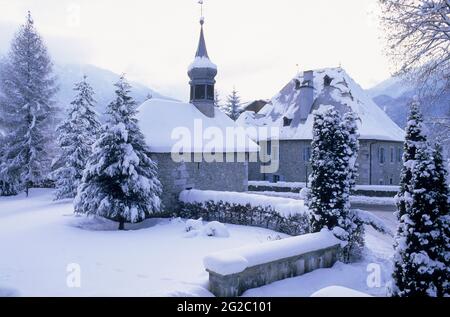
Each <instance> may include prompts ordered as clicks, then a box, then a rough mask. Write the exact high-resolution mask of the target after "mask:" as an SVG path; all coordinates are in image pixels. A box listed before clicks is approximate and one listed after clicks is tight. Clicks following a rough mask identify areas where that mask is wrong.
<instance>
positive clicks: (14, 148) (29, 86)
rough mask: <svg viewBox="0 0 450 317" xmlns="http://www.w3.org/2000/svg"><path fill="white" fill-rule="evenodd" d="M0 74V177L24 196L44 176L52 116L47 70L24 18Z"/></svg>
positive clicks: (29, 22)
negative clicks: (0, 153)
mask: <svg viewBox="0 0 450 317" xmlns="http://www.w3.org/2000/svg"><path fill="white" fill-rule="evenodd" d="M2 68H3V69H2V72H1V73H0V89H1V91H2V93H3V96H2V97H1V99H0V125H1V126H2V127H4V128H5V130H6V142H7V148H6V151H5V153H4V157H3V161H4V167H3V170H2V171H1V172H2V173H1V174H2V175H3V178H6V179H9V180H10V181H11V182H12V184H11V185H12V186H13V187H15V188H25V190H26V192H27V194H28V188H30V187H31V186H33V185H39V184H41V183H42V182H43V181H44V180H45V179H46V178H47V176H48V173H49V170H50V163H51V160H52V157H51V152H52V141H53V140H54V136H53V133H54V130H55V128H54V126H55V122H56V119H55V118H56V111H57V108H56V107H55V102H54V96H55V93H56V92H57V86H56V80H55V77H54V75H53V71H52V68H53V65H52V62H51V61H50V57H49V54H48V52H47V48H46V47H45V44H44V42H43V40H42V38H41V37H40V35H39V34H38V33H37V31H36V29H35V26H34V22H33V19H32V18H31V14H30V13H28V16H27V20H26V23H25V24H24V25H23V26H21V28H20V30H19V31H18V33H17V34H16V35H15V38H14V39H13V41H12V44H11V51H10V52H9V54H8V56H7V58H6V60H5V61H4V63H3V67H2Z"/></svg>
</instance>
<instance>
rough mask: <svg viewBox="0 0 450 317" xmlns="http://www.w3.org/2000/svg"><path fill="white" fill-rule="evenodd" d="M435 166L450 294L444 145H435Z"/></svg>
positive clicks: (442, 255) (445, 284)
mask: <svg viewBox="0 0 450 317" xmlns="http://www.w3.org/2000/svg"><path fill="white" fill-rule="evenodd" d="M433 154H434V155H433V158H434V167H435V169H436V179H435V189H436V192H437V196H436V198H435V199H436V205H437V208H438V210H439V220H438V222H439V228H440V231H441V233H442V241H441V244H442V245H441V251H440V252H439V261H440V262H441V263H443V264H444V267H445V269H446V274H445V276H446V278H445V279H444V281H443V283H442V294H443V296H447V297H449V296H450V282H449V279H450V202H449V199H450V198H449V197H450V191H449V188H448V185H447V177H448V172H447V169H446V168H445V162H444V159H443V156H442V147H441V146H440V145H439V144H436V145H435V148H434V153H433Z"/></svg>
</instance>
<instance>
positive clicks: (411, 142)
mask: <svg viewBox="0 0 450 317" xmlns="http://www.w3.org/2000/svg"><path fill="white" fill-rule="evenodd" d="M426 141H427V138H426V135H425V133H424V123H423V116H422V113H421V112H420V109H419V104H418V102H417V101H413V102H412V103H411V105H410V111H409V115H408V123H407V126H406V136H405V143H404V146H403V167H402V171H401V175H400V191H399V193H398V194H397V197H396V199H397V218H398V219H400V218H401V217H402V216H403V215H404V214H405V213H406V201H405V197H407V196H410V195H411V193H412V192H411V188H410V185H411V179H412V169H411V167H412V163H413V162H414V160H415V159H416V152H417V148H419V147H422V146H424V143H426Z"/></svg>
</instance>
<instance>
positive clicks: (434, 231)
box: [393, 144, 448, 297]
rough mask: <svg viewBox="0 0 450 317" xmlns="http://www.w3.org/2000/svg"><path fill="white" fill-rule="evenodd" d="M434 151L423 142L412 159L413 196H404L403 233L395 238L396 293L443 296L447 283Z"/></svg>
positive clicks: (402, 294) (399, 294)
mask: <svg viewBox="0 0 450 317" xmlns="http://www.w3.org/2000/svg"><path fill="white" fill-rule="evenodd" d="M434 154H435V153H433V151H432V150H431V148H430V147H429V146H428V145H427V144H423V145H422V146H420V147H416V157H415V160H414V161H411V173H412V178H411V185H410V186H411V195H410V196H405V206H406V209H405V214H404V215H403V216H402V217H401V219H400V223H399V227H401V231H400V232H401V235H398V236H397V240H396V250H395V251H396V253H395V256H394V261H395V268H394V287H393V295H394V296H400V297H410V296H412V297H416V296H431V297H436V296H443V295H444V287H445V285H448V269H447V267H446V266H445V263H443V262H442V261H441V260H442V255H443V253H444V252H445V251H446V250H445V249H446V246H445V239H444V237H445V232H444V231H445V228H444V227H443V226H442V220H443V219H442V218H441V216H442V215H441V211H440V208H439V203H438V200H439V198H438V197H439V190H438V188H437V183H438V179H439V175H438V173H437V169H436V166H435V159H434V158H433V156H434ZM407 194H409V192H407ZM446 213H448V210H447V211H446ZM447 251H448V250H447Z"/></svg>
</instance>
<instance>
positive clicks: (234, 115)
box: [224, 89, 241, 121]
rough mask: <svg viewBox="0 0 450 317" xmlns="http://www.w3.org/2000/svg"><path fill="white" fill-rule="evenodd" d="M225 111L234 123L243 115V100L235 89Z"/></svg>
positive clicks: (229, 97) (228, 99)
mask: <svg viewBox="0 0 450 317" xmlns="http://www.w3.org/2000/svg"><path fill="white" fill-rule="evenodd" d="M224 110H225V113H226V114H227V115H228V116H229V117H230V118H231V119H232V120H233V121H236V120H237V119H238V118H239V116H240V114H241V98H240V97H239V94H238V92H237V91H236V89H233V91H232V92H231V95H229V96H228V98H227V102H226V105H225V106H224Z"/></svg>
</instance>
